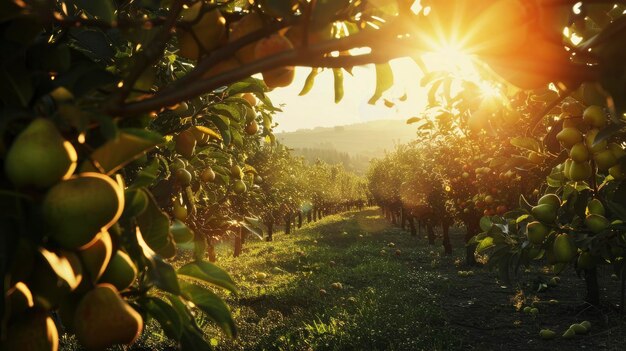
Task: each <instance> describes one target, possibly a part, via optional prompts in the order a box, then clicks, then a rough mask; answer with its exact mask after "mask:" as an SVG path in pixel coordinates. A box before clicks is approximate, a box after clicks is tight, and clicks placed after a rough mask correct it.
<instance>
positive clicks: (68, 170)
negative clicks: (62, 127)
mask: <svg viewBox="0 0 626 351" xmlns="http://www.w3.org/2000/svg"><path fill="white" fill-rule="evenodd" d="M76 160H77V154H76V150H75V149H74V147H73V146H72V144H71V143H69V142H68V141H66V140H65V139H63V137H62V136H61V134H60V133H59V131H58V130H57V129H56V126H55V125H54V123H52V122H51V121H50V120H48V119H44V118H37V119H35V120H34V121H32V122H31V123H30V124H29V125H28V127H26V129H24V131H23V132H22V133H21V134H20V135H18V136H17V138H16V139H15V141H14V142H13V144H12V145H11V147H10V149H9V151H8V152H7V154H6V159H5V162H4V168H5V171H6V175H7V177H8V178H9V180H11V182H12V183H13V184H14V185H15V186H17V187H25V186H34V187H37V188H48V187H50V186H52V185H54V184H55V183H57V182H59V181H60V180H62V179H67V178H69V177H70V176H71V175H72V173H74V170H75V169H76Z"/></svg>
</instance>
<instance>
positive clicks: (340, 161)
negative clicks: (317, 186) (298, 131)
mask: <svg viewBox="0 0 626 351" xmlns="http://www.w3.org/2000/svg"><path fill="white" fill-rule="evenodd" d="M293 154H294V155H296V156H301V157H303V158H304V160H305V161H306V162H307V163H308V164H314V163H315V162H317V161H318V160H320V161H322V162H324V163H328V164H330V165H341V166H343V168H344V169H346V170H347V171H350V172H354V173H357V174H365V172H366V171H367V168H368V166H369V161H370V158H369V157H368V156H366V155H362V154H356V155H350V154H349V153H347V152H341V151H338V150H336V149H334V148H332V146H330V147H328V148H296V149H293Z"/></svg>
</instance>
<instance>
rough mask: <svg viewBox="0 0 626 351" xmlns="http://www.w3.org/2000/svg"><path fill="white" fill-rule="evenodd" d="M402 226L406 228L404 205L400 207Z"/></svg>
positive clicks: (403, 228)
mask: <svg viewBox="0 0 626 351" xmlns="http://www.w3.org/2000/svg"><path fill="white" fill-rule="evenodd" d="M400 228H402V230H406V211H405V210H404V207H401V208H400Z"/></svg>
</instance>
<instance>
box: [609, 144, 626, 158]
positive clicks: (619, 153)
mask: <svg viewBox="0 0 626 351" xmlns="http://www.w3.org/2000/svg"><path fill="white" fill-rule="evenodd" d="M608 148H609V150H611V152H612V153H613V156H615V158H616V159H617V160H619V159H620V158H622V157H624V156H626V150H624V149H623V148H622V146H621V145H620V144H617V143H610V144H609V146H608Z"/></svg>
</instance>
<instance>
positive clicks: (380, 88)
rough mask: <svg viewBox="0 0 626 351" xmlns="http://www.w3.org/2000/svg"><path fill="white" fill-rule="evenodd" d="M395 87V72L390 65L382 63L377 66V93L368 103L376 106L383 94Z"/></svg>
mask: <svg viewBox="0 0 626 351" xmlns="http://www.w3.org/2000/svg"><path fill="white" fill-rule="evenodd" d="M392 86H393V71H392V70H391V65H390V64H389V63H381V64H377V65H376V91H375V92H374V95H373V96H372V97H371V98H370V99H369V101H368V103H369V104H370V105H374V104H375V103H376V101H378V99H380V98H381V97H382V96H383V93H384V92H385V91H387V90H389V88H391V87H392Z"/></svg>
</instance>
